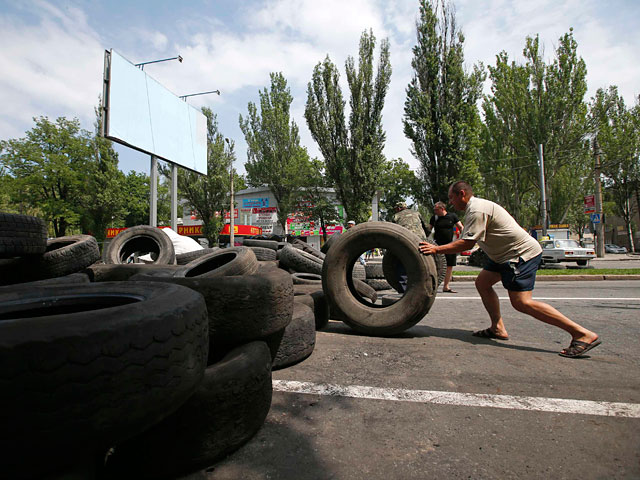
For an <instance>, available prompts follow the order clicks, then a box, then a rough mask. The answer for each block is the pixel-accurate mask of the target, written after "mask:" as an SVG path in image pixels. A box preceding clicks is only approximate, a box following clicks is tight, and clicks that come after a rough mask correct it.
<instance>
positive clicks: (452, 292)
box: [442, 288, 458, 293]
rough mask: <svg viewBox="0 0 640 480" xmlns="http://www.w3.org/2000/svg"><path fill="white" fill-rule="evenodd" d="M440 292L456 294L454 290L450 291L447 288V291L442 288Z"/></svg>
mask: <svg viewBox="0 0 640 480" xmlns="http://www.w3.org/2000/svg"><path fill="white" fill-rule="evenodd" d="M442 291H443V292H444V293H458V292H456V291H455V290H451V289H450V288H447V289H444V288H443V289H442Z"/></svg>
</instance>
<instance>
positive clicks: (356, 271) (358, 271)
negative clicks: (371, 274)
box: [351, 262, 367, 280]
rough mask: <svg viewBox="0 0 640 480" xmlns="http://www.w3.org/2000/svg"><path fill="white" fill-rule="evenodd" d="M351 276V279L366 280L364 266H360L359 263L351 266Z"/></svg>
mask: <svg viewBox="0 0 640 480" xmlns="http://www.w3.org/2000/svg"><path fill="white" fill-rule="evenodd" d="M351 275H352V276H353V278H357V279H358V280H364V279H365V278H367V271H366V270H365V265H361V264H360V263H359V262H356V264H355V265H354V266H353V270H352V271H351Z"/></svg>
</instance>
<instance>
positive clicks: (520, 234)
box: [461, 196, 542, 263]
mask: <svg viewBox="0 0 640 480" xmlns="http://www.w3.org/2000/svg"><path fill="white" fill-rule="evenodd" d="M461 238H463V239H464V240H475V241H476V242H478V245H479V246H480V248H482V250H484V252H485V253H486V254H487V255H488V256H489V258H490V259H491V260H493V261H494V262H496V263H505V262H509V261H512V260H513V261H517V260H518V258H520V257H522V259H523V260H524V261H527V260H531V259H532V258H534V257H536V256H538V255H540V254H541V253H542V247H541V246H540V244H539V243H538V241H537V240H536V239H535V238H533V237H532V236H531V235H529V234H528V233H527V232H526V231H525V230H524V229H523V228H522V227H521V226H520V225H518V222H516V221H515V219H514V218H513V217H512V216H511V215H509V212H507V211H506V210H505V209H504V208H502V207H501V206H500V205H498V204H497V203H494V202H491V201H489V200H484V199H482V198H478V197H473V196H472V197H471V199H470V200H469V203H467V208H466V210H465V217H464V229H463V230H462V237H461Z"/></svg>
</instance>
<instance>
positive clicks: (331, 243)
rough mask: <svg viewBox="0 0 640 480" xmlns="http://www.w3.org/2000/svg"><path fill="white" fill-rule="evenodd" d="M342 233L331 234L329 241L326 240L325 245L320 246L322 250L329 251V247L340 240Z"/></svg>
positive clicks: (323, 251)
mask: <svg viewBox="0 0 640 480" xmlns="http://www.w3.org/2000/svg"><path fill="white" fill-rule="evenodd" d="M340 235H342V234H340V233H334V234H333V235H330V236H329V238H327V241H326V242H324V245H322V247H320V251H321V252H322V253H324V254H326V253H328V252H329V249H330V248H331V245H333V243H334V242H335V241H337V240H338V238H340Z"/></svg>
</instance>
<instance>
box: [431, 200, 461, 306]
mask: <svg viewBox="0 0 640 480" xmlns="http://www.w3.org/2000/svg"><path fill="white" fill-rule="evenodd" d="M433 211H434V213H435V215H434V216H432V217H431V220H429V226H428V227H427V228H428V230H429V232H431V230H434V232H433V239H434V240H435V241H436V243H437V244H438V245H446V244H447V243H451V241H452V240H453V227H454V226H455V227H457V228H458V231H460V232H461V231H462V228H463V226H462V222H460V219H459V218H458V216H457V215H456V214H455V213H449V212H447V206H446V205H445V204H444V203H443V202H437V203H436V204H435V205H434V207H433ZM456 257H457V255H456V254H455V253H448V254H445V258H446V259H447V273H446V274H445V276H444V282H443V283H442V291H443V292H445V293H457V292H455V291H454V290H451V288H450V287H449V282H450V281H451V276H452V275H453V267H455V266H456Z"/></svg>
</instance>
